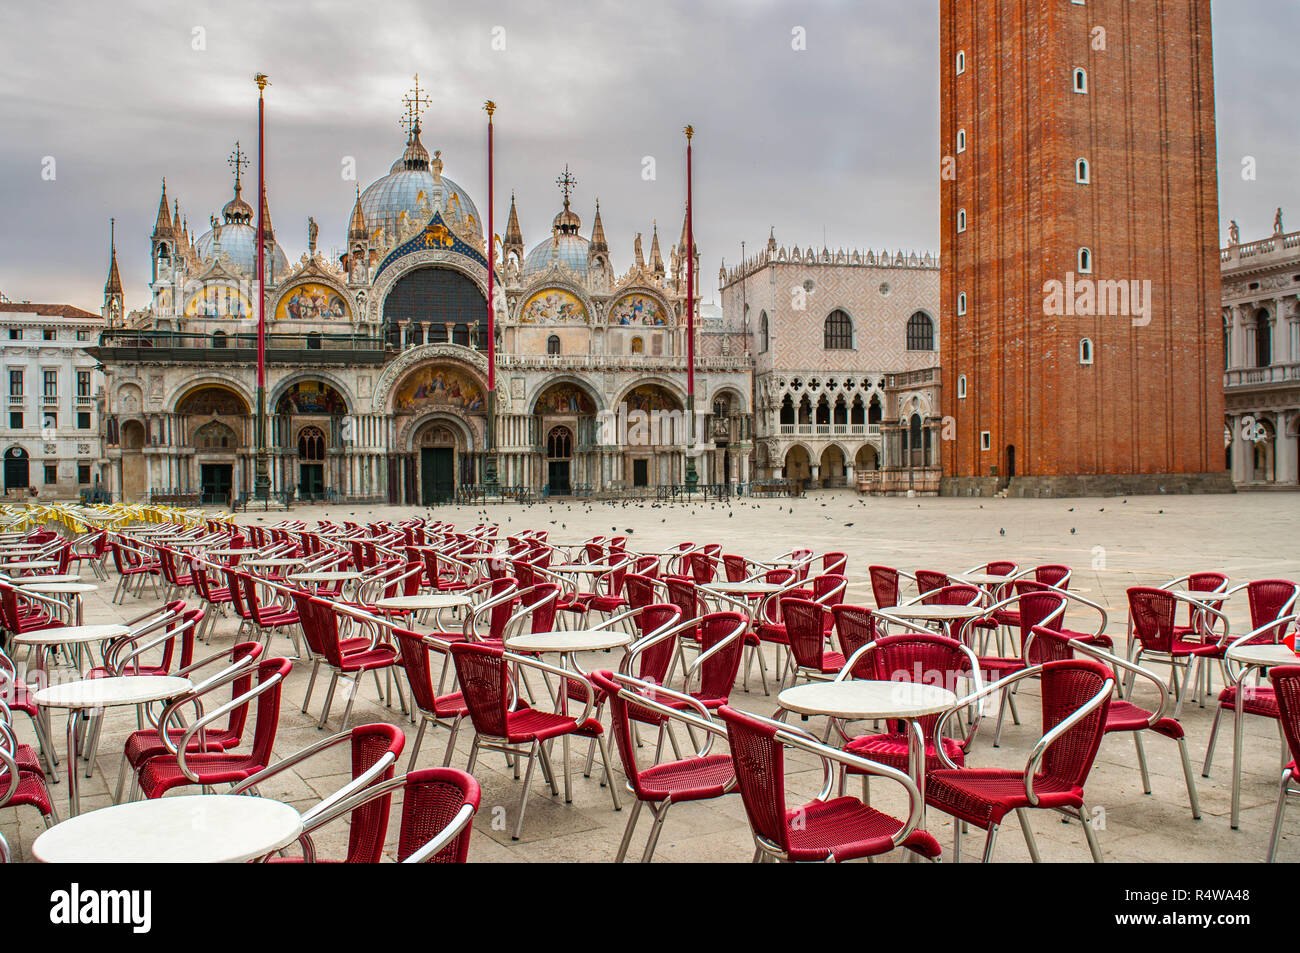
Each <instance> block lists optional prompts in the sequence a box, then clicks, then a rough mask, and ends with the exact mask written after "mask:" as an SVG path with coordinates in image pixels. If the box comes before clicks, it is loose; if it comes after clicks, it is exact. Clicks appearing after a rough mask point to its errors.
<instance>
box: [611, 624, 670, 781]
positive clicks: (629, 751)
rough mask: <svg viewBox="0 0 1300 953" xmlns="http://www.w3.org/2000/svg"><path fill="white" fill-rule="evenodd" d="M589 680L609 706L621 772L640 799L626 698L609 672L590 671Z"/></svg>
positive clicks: (638, 770) (639, 771)
mask: <svg viewBox="0 0 1300 953" xmlns="http://www.w3.org/2000/svg"><path fill="white" fill-rule="evenodd" d="M670 644H671V643H670ZM591 682H592V684H593V685H595V686H596V690H597V691H599V692H600V693H601V694H602V695H603V696H604V697H605V704H606V705H607V706H608V708H609V727H610V731H611V733H612V734H613V735H614V744H616V745H617V746H618V756H619V758H620V759H622V761H623V773H624V774H626V775H627V783H628V785H629V786H630V787H631V788H632V793H633V794H635V795H636V796H637V799H638V800H640V799H641V797H642V786H641V768H640V766H639V765H638V764H637V763H636V743H635V742H634V741H633V740H632V721H631V719H630V718H629V717H628V703H627V700H626V699H624V698H620V697H619V694H618V693H619V685H618V683H617V682H616V681H614V677H613V674H612V673H611V672H608V671H600V672H592V673H591ZM641 707H644V706H641Z"/></svg>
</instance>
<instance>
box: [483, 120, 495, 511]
mask: <svg viewBox="0 0 1300 953" xmlns="http://www.w3.org/2000/svg"><path fill="white" fill-rule="evenodd" d="M483 108H484V109H485V110H486V111H487V114H488V227H487V267H488V284H487V288H488V294H487V298H488V300H487V308H488V398H487V415H488V416H487V456H486V457H485V458H484V460H483V483H484V484H485V485H486V486H487V487H489V488H495V487H496V485H497V439H496V437H497V323H496V302H495V301H494V298H495V296H496V290H495V285H496V257H497V250H496V233H495V232H493V230H492V228H493V212H494V210H495V207H496V193H495V191H494V190H493V187H492V185H493V183H492V172H493V169H492V166H493V153H492V149H493V142H492V114H493V113H494V112H496V108H497V105H496V103H494V102H493V101H492V100H490V99H489V100H488V101H487V102H486V103H484V104H483Z"/></svg>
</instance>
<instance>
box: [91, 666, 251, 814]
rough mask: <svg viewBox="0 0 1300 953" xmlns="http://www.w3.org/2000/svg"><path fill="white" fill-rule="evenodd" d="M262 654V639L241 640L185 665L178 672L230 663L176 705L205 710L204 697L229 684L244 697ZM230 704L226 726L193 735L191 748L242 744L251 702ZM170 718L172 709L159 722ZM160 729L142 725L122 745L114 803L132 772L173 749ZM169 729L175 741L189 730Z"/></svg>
mask: <svg viewBox="0 0 1300 953" xmlns="http://www.w3.org/2000/svg"><path fill="white" fill-rule="evenodd" d="M261 654H262V643H260V642H239V643H237V644H235V645H234V646H232V647H231V648H229V649H227V650H226V651H224V652H217V653H216V654H214V655H211V656H209V657H207V658H205V659H202V660H200V661H198V662H195V663H193V664H192V665H190V666H189V667H188V668H184V669H181V671H180V672H179V673H178V674H181V675H185V676H189V677H193V676H194V675H195V673H197V672H199V671H201V670H203V669H205V668H207V667H208V666H210V665H214V664H215V663H217V662H226V663H227V664H226V665H225V666H224V667H223V668H221V669H220V670H219V671H217V672H215V673H213V674H212V675H209V676H207V677H205V678H203V679H202V680H201V681H197V682H196V684H195V686H194V688H193V689H191V690H190V691H189V692H187V693H186V694H185V696H184V699H183V701H181V702H180V703H174V704H173V706H172V707H174V708H177V709H178V710H180V711H182V712H185V711H188V710H190V708H191V707H193V706H198V707H199V708H200V710H201V707H202V705H203V699H204V698H206V697H207V696H208V695H210V694H212V693H213V692H214V691H216V690H217V689H218V688H221V687H223V686H226V685H229V686H230V695H231V699H232V701H233V700H234V699H238V698H240V697H242V696H243V695H245V694H246V693H247V692H248V690H249V689H250V688H251V687H252V685H253V669H254V668H256V665H257V659H258V657H259V656H261ZM227 707H228V708H229V716H230V717H229V721H228V723H227V725H226V727H225V728H205V729H204V730H203V731H201V732H199V733H198V735H196V736H195V737H193V738H192V739H190V741H189V742H188V744H189V750H191V751H195V752H198V751H229V750H231V749H232V748H238V747H239V745H240V744H241V743H242V741H243V737H244V726H245V725H246V724H247V722H248V702H247V701H244V702H243V703H242V704H239V705H235V706H234V707H229V706H227ZM168 720H169V717H168V712H167V711H164V712H163V714H162V715H161V716H160V717H159V719H158V723H159V724H163V723H166V722H167V721H168ZM160 730H161V729H159V728H158V727H157V726H155V727H152V728H142V729H140V730H138V731H133V732H131V734H130V735H128V736H127V739H126V744H125V745H124V746H123V748H122V765H121V767H120V768H119V770H118V773H117V788H116V789H115V790H114V792H113V803H114V804H116V803H119V802H120V801H121V800H122V785H123V782H124V781H125V780H126V778H127V777H128V776H130V777H131V778H133V779H134V777H135V772H136V769H138V768H139V767H140V766H141V765H142V764H144V763H145V762H146V761H148V760H149V759H150V758H158V757H162V756H165V755H167V754H169V753H170V750H171V749H170V748H169V747H168V746H167V745H165V744H163V742H162V738H161V736H160V735H159V731H160ZM168 731H169V732H170V734H171V737H172V741H173V742H179V741H180V740H181V737H182V736H183V735H184V734H185V729H184V728H182V727H175V728H169V729H168ZM133 783H134V782H133ZM133 790H134V788H133Z"/></svg>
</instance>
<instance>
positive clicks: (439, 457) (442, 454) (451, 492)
mask: <svg viewBox="0 0 1300 953" xmlns="http://www.w3.org/2000/svg"><path fill="white" fill-rule="evenodd" d="M455 454H456V452H455V450H453V449H452V448H451V447H424V448H423V449H421V450H420V502H421V503H423V504H424V505H425V506H432V505H433V504H435V503H448V502H450V501H451V499H452V497H454V496H455V495H456V476H455V472H456V459H455Z"/></svg>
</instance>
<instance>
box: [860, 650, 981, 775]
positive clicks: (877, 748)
mask: <svg viewBox="0 0 1300 953" xmlns="http://www.w3.org/2000/svg"><path fill="white" fill-rule="evenodd" d="M849 669H850V672H852V673H853V676H852V677H854V678H869V679H871V680H873V681H882V682H915V683H921V684H934V680H935V679H936V678H940V679H942V682H941V684H942V687H943V688H946V689H948V690H949V691H951V692H954V693H955V694H956V695H957V696H958V697H959V698H960V697H962V695H963V694H964V693H962V692H960V691H958V690H957V688H958V684H959V683H960V682H963V681H970V682H971V683H972V687H971V691H970V693H969V694H972V695H978V694H979V692H980V690H981V689H982V688H983V683H982V681H981V680H980V672H979V661H978V660H977V659H976V658H975V653H974V652H972V651H971V650H970V648H969V647H967V646H965V645H963V644H962V643H960V642H958V641H957V640H956V639H950V638H947V637H946V636H942V635H934V634H932V633H922V632H916V633H912V634H909V635H890V636H886V637H885V638H882V639H876V640H874V641H872V642H869V643H868V644H867V645H865V646H863V647H862V648H861V649H859V650H858V651H857V652H855V653H854V655H853V657H852V658H851V660H850V664H849ZM850 672H841V673H840V677H839V678H837V679H836V681H843V680H844V679H845V678H847V677H849V675H850ZM940 717H941V716H940V715H927V716H925V717H922V718H918V719H917V720H916V722H915V723H916V725H917V726H918V727H919V728H920V730H921V737H922V738H924V739H925V770H926V772H927V773H928V772H930V771H935V770H938V769H939V768H942V767H943V766H944V763H943V762H941V761H940V759H939V756H938V754H936V752H935V744H936V742H940V743H941V744H942V745H943V749H944V752H945V753H946V754H947V757H948V761H949V762H951V763H953V764H956V765H959V766H960V765H964V764H965V763H966V756H967V755H968V754H969V753H970V749H971V745H973V744H974V742H975V733H976V732H977V731H978V730H979V718H972V719H971V722H970V726H969V727H968V728H967V731H966V734H965V736H964V737H963V738H961V740H957V739H955V738H943V739H939V738H938V736H937V735H936V734H935V729H936V727H937V725H938V724H939V719H940ZM836 728H837V729H838V730H839V731H840V735H841V737H843V739H844V741H845V742H846V743H845V744H844V746H843V747H844V750H845V751H847V752H849V753H850V754H855V755H857V756H858V757H861V758H867V759H868V760H870V761H875V762H878V763H879V764H885V765H889V766H890V767H891V768H894V769H896V770H898V771H907V770H909V762H910V759H911V752H912V750H913V749H912V740H913V736H912V734H911V732H910V729H909V728H908V726H907V723H906V722H901V721H891V722H889V723H888V724H887V728H888V730H887V731H885V732H883V733H877V734H869V735H859V736H857V737H852V738H851V737H850V736H849V735H847V734H845V733H844V731H843V729H842V728H841V727H840V725H839V723H838V722H837V723H836ZM847 773H849V774H860V773H861V772H859V771H858V770H856V769H854V768H848V769H847ZM867 777H868V776H867V775H863V783H864V785H865V783H866V781H867ZM863 799H864V800H865V799H866V791H865V790H864V791H863Z"/></svg>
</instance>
